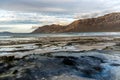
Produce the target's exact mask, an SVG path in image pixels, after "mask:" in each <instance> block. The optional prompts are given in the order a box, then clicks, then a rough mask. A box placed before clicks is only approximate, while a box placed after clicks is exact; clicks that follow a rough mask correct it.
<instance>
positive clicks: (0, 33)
mask: <svg viewBox="0 0 120 80" xmlns="http://www.w3.org/2000/svg"><path fill="white" fill-rule="evenodd" d="M0 34H12V33H11V32H7V31H5V32H0Z"/></svg>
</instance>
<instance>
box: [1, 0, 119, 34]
mask: <svg viewBox="0 0 120 80" xmlns="http://www.w3.org/2000/svg"><path fill="white" fill-rule="evenodd" d="M119 11H120V0H0V32H4V31H9V32H16V33H28V32H31V31H33V30H34V29H36V28H37V27H39V26H43V25H49V24H61V25H67V24H69V23H71V22H73V21H74V20H77V19H83V18H91V17H98V16H102V15H104V14H108V13H112V12H119Z"/></svg>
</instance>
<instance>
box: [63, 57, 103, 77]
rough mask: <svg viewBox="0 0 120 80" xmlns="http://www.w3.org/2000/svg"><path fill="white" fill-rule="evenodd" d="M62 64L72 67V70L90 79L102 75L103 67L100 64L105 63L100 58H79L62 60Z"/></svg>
mask: <svg viewBox="0 0 120 80" xmlns="http://www.w3.org/2000/svg"><path fill="white" fill-rule="evenodd" d="M63 63H64V64H65V65H69V66H74V68H75V69H76V70H77V71H79V72H80V73H82V74H83V75H86V76H89V77H92V75H95V74H100V73H102V71H103V70H104V67H103V66H102V65H101V64H102V63H105V61H104V59H103V58H102V57H101V58H100V57H97V56H81V57H79V58H76V57H75V58H71V57H67V58H64V59H63Z"/></svg>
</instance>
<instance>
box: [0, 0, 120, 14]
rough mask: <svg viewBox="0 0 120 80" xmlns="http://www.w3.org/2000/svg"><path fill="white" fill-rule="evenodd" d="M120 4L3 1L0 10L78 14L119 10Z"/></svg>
mask: <svg viewBox="0 0 120 80" xmlns="http://www.w3.org/2000/svg"><path fill="white" fill-rule="evenodd" d="M119 3H120V0H2V1H0V8H1V9H6V10H13V11H28V12H29V11H30V12H42V13H45V12H46V13H50V12H51V13H70V12H71V13H76V12H89V11H90V12H91V11H93V10H108V9H111V8H113V7H115V8H118V7H119ZM115 8H113V9H115ZM119 9H120V7H119Z"/></svg>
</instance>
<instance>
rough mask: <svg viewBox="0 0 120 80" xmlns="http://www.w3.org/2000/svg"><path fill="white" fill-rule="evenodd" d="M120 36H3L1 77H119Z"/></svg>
mask: <svg viewBox="0 0 120 80" xmlns="http://www.w3.org/2000/svg"><path fill="white" fill-rule="evenodd" d="M119 53H120V37H115V36H68V37H66V36H63V37H60V36H59V37H57V36H55V37H49V36H48V37H34V38H33V37H30V38H21V39H20V38H18V39H6V40H4V39H3V40H2V39H1V40H0V65H1V66H0V80H119V79H120V77H119V76H120V75H119V72H120V54H119Z"/></svg>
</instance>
